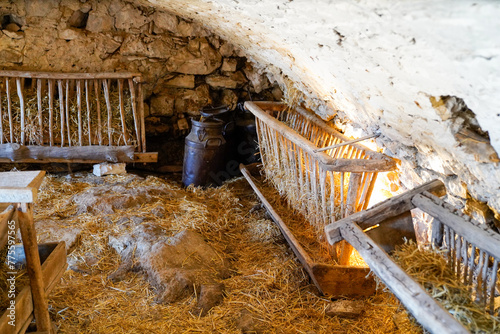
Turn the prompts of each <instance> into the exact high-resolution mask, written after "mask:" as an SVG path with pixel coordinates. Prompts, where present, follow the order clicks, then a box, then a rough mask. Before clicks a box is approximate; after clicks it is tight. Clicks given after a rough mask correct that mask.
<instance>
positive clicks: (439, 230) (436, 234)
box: [431, 218, 443, 249]
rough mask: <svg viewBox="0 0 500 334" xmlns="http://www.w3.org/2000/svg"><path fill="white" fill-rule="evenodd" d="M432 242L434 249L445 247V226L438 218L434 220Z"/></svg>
mask: <svg viewBox="0 0 500 334" xmlns="http://www.w3.org/2000/svg"><path fill="white" fill-rule="evenodd" d="M431 242H432V247H436V248H438V249H439V248H441V246H443V224H442V223H441V222H440V221H439V220H438V219H437V218H434V219H433V220H432V230H431Z"/></svg>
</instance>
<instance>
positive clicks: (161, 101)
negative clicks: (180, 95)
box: [150, 93, 175, 116]
mask: <svg viewBox="0 0 500 334" xmlns="http://www.w3.org/2000/svg"><path fill="white" fill-rule="evenodd" d="M174 99H175V95H172V94H169V93H163V94H160V95H156V96H154V97H153V98H152V99H151V109H150V113H151V115H162V116H172V115H173V114H174Z"/></svg>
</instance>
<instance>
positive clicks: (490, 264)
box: [325, 180, 500, 334]
mask: <svg viewBox="0 0 500 334" xmlns="http://www.w3.org/2000/svg"><path fill="white" fill-rule="evenodd" d="M444 193H445V188H444V185H443V183H442V182H441V181H438V180H434V181H431V182H428V183H425V184H423V185H421V186H419V187H417V188H415V189H413V190H410V191H407V192H406V193H404V194H401V195H398V196H395V197H392V198H390V199H388V200H386V201H384V202H381V203H379V204H377V205H375V206H373V207H372V208H370V209H368V210H366V211H362V212H357V213H355V214H353V215H351V216H349V217H346V218H344V219H342V220H339V221H337V222H335V223H333V224H330V225H328V226H327V227H326V228H325V232H326V235H327V238H328V241H329V242H330V243H331V244H335V243H336V242H339V241H341V240H346V241H347V242H349V243H350V244H351V245H352V246H354V248H355V249H356V250H357V251H358V252H359V253H360V254H361V256H362V257H363V259H364V260H365V261H366V263H368V265H369V266H370V268H371V270H372V271H373V272H374V273H375V274H376V275H377V276H378V277H379V278H380V279H381V280H382V281H383V282H384V283H385V284H386V285H387V287H388V288H389V289H390V290H391V291H392V292H393V293H394V294H395V295H396V297H398V298H399V300H400V301H401V302H402V303H403V304H404V305H405V306H406V308H407V309H408V310H409V311H410V312H411V313H412V315H413V316H414V317H415V318H416V319H417V321H418V322H419V323H420V324H421V325H422V326H424V327H425V328H426V329H427V330H429V331H430V332H432V333H439V334H441V333H450V334H451V333H468V330H467V329H465V328H464V327H463V326H462V325H461V324H460V323H459V322H457V321H456V320H455V318H453V317H452V316H451V315H450V314H449V313H448V312H447V311H446V310H445V309H444V308H442V306H441V305H440V304H439V303H438V302H436V301H435V300H434V299H433V298H432V297H431V296H430V295H429V294H428V293H427V292H426V291H425V289H424V288H423V287H422V286H421V285H419V284H418V283H416V282H415V281H414V280H413V279H412V278H411V277H410V276H409V275H408V274H407V273H406V272H405V271H404V270H403V269H401V268H400V267H399V266H398V265H396V264H395V263H394V261H393V260H392V259H391V257H390V256H389V255H388V254H387V253H386V252H385V251H384V250H383V249H382V248H381V246H380V245H379V244H378V243H377V242H375V241H374V240H373V239H372V238H370V237H369V235H368V233H365V232H364V231H365V230H366V229H370V228H372V227H374V226H376V225H378V228H382V229H384V228H386V227H384V225H385V224H386V222H390V223H392V222H394V219H395V217H396V218H397V217H400V216H401V215H403V214H405V213H408V212H409V211H410V210H412V209H415V208H419V209H421V210H423V211H424V212H426V213H428V214H429V215H431V216H432V217H434V221H433V223H432V242H433V244H434V246H435V247H441V248H442V249H445V250H446V255H447V261H448V262H449V264H450V265H451V267H452V268H453V270H454V273H455V275H456V279H457V280H462V281H463V282H464V283H466V284H468V285H469V286H470V288H471V295H472V297H473V298H474V299H475V300H476V301H477V302H478V303H479V304H480V305H484V307H485V308H487V309H488V310H489V311H490V312H493V307H494V306H493V305H494V298H495V288H496V286H497V275H498V261H499V259H500V248H499V246H498V245H500V236H499V235H498V234H496V233H494V232H493V231H491V230H489V229H488V228H487V227H486V226H485V225H479V224H477V223H475V222H473V221H472V220H471V219H470V218H469V217H467V216H465V215H463V214H462V213H459V212H458V211H457V210H455V209H454V208H452V207H451V206H450V205H448V204H446V203H445V202H444V201H443V200H442V199H440V198H439V197H438V196H442V195H444Z"/></svg>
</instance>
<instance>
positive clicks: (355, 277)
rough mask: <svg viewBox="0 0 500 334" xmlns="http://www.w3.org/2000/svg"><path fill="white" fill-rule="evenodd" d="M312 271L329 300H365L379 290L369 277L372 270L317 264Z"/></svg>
mask: <svg viewBox="0 0 500 334" xmlns="http://www.w3.org/2000/svg"><path fill="white" fill-rule="evenodd" d="M312 271H313V275H314V277H316V279H317V280H318V282H320V284H321V288H322V290H323V293H324V294H325V295H327V296H328V297H329V298H341V297H349V298H363V297H368V296H371V295H373V294H374V293H375V291H376V289H377V283H376V282H375V279H374V278H373V276H369V274H370V268H362V267H351V266H341V265H335V266H331V265H325V264H319V263H315V264H314V265H313V267H312Z"/></svg>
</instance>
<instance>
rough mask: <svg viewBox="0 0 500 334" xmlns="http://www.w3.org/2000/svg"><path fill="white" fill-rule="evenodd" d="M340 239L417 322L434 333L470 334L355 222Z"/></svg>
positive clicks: (348, 226)
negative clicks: (361, 258)
mask: <svg viewBox="0 0 500 334" xmlns="http://www.w3.org/2000/svg"><path fill="white" fill-rule="evenodd" d="M340 230H341V234H342V237H343V238H344V239H345V240H347V241H348V242H349V243H350V244H351V245H353V246H354V248H356V249H357V250H358V252H359V253H360V254H361V256H362V257H363V259H364V260H365V261H366V263H367V264H368V265H369V266H370V269H371V270H372V271H373V272H374V273H375V274H376V275H377V276H378V277H379V278H380V279H381V280H382V281H383V282H384V284H385V285H386V286H387V287H388V288H389V289H390V290H391V291H392V292H393V293H394V295H396V297H398V299H399V300H400V301H401V302H402V303H403V304H404V305H405V306H406V308H407V309H408V310H409V311H410V313H411V314H412V315H413V316H414V317H415V319H417V321H418V322H419V323H420V324H421V325H422V326H423V327H425V328H426V329H427V330H429V331H430V332H431V333H436V334H447V333H449V334H460V333H464V334H465V333H469V331H468V330H467V329H465V328H464V327H463V326H462V325H461V324H460V323H458V322H457V321H456V320H455V319H454V318H453V317H452V316H451V315H450V314H449V313H448V312H447V311H446V310H445V309H444V308H442V307H441V306H440V305H439V304H438V303H437V302H436V301H435V300H434V299H433V298H432V297H431V296H430V295H429V294H428V293H427V292H426V291H425V290H424V288H422V287H421V286H420V284H418V283H416V282H415V281H414V280H413V279H412V278H411V277H410V276H408V274H406V272H405V271H404V270H403V269H401V267H399V266H398V265H397V264H395V263H394V262H393V260H392V259H391V258H390V257H389V255H387V253H385V252H384V251H383V250H382V249H381V248H380V247H379V246H378V245H377V243H376V242H374V241H373V240H372V239H371V238H370V237H368V236H367V235H366V234H365V233H364V232H363V230H362V229H361V228H360V227H359V226H358V225H356V224H355V223H351V224H342V226H341V228H340Z"/></svg>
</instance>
